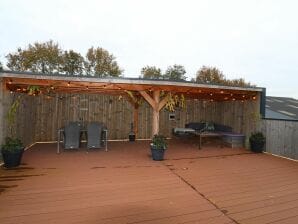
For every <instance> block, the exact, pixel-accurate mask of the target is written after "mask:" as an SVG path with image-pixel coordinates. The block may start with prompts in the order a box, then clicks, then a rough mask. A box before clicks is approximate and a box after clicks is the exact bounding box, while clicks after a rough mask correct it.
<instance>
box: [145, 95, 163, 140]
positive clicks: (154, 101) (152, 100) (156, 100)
mask: <svg viewBox="0 0 298 224" xmlns="http://www.w3.org/2000/svg"><path fill="white" fill-rule="evenodd" d="M140 94H141V95H142V96H143V97H144V99H145V100H146V101H147V102H148V103H149V104H150V105H151V107H152V110H153V114H152V136H154V135H156V134H158V133H159V111H160V110H161V109H162V108H163V107H164V105H165V104H166V102H167V96H166V97H165V98H163V99H162V100H160V90H155V91H153V97H151V96H150V95H149V94H148V93H147V92H146V91H140Z"/></svg>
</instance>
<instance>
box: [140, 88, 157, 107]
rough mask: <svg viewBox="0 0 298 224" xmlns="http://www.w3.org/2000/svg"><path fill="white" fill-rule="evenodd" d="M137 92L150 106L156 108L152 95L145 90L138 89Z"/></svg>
mask: <svg viewBox="0 0 298 224" xmlns="http://www.w3.org/2000/svg"><path fill="white" fill-rule="evenodd" d="M139 93H140V94H141V95H142V96H143V97H144V99H145V100H146V101H147V102H148V103H149V104H150V105H151V107H152V108H156V103H155V101H154V99H152V97H151V96H150V95H149V94H148V93H147V92H146V91H139Z"/></svg>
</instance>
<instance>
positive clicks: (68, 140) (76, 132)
mask: <svg viewBox="0 0 298 224" xmlns="http://www.w3.org/2000/svg"><path fill="white" fill-rule="evenodd" d="M80 130H81V127H80V124H79V123H78V122H70V123H69V124H68V125H67V126H65V128H64V148H65V149H78V148H80Z"/></svg>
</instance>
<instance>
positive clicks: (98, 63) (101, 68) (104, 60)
mask: <svg viewBox="0 0 298 224" xmlns="http://www.w3.org/2000/svg"><path fill="white" fill-rule="evenodd" d="M115 59H116V58H115V57H114V56H113V55H112V54H110V53H109V52H108V51H107V50H105V49H103V48H93V47H91V48H90V49H89V50H88V52H87V55H86V61H85V69H86V73H87V75H94V76H97V77H107V76H114V77H119V76H120V75H121V74H122V70H121V69H120V67H119V66H118V64H117V62H116V60H115Z"/></svg>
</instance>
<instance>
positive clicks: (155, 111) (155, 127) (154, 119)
mask: <svg viewBox="0 0 298 224" xmlns="http://www.w3.org/2000/svg"><path fill="white" fill-rule="evenodd" d="M159 99H160V91H159V90H157V91H154V92H153V100H154V103H155V105H154V107H153V108H152V109H153V114H152V115H153V117H152V136H154V135H157V134H158V133H159V110H158V107H159Z"/></svg>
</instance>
